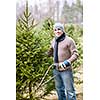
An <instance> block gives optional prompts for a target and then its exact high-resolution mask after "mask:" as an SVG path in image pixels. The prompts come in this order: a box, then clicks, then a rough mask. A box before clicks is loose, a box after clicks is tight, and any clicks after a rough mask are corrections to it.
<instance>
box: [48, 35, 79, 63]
mask: <svg viewBox="0 0 100 100" xmlns="http://www.w3.org/2000/svg"><path fill="white" fill-rule="evenodd" d="M54 44H55V39H53V40H52V41H51V47H50V50H49V51H48V55H49V56H51V55H53V50H54ZM77 58H78V52H77V49H76V45H75V41H74V40H73V39H72V38H71V37H68V36H66V37H65V39H64V40H63V41H61V42H59V44H58V61H59V63H60V62H63V61H65V60H68V61H69V62H70V63H72V62H74V61H75V60H76V59H77Z"/></svg>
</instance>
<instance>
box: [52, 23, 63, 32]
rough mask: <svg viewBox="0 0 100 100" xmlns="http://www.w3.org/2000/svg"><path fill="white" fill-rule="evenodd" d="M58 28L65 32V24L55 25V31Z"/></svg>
mask: <svg viewBox="0 0 100 100" xmlns="http://www.w3.org/2000/svg"><path fill="white" fill-rule="evenodd" d="M56 28H60V29H61V30H62V31H63V32H64V26H63V24H61V23H59V22H57V23H55V24H54V29H56Z"/></svg>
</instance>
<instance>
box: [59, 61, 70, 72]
mask: <svg viewBox="0 0 100 100" xmlns="http://www.w3.org/2000/svg"><path fill="white" fill-rule="evenodd" d="M70 65H71V64H70V62H69V61H67V60H65V61H64V62H60V63H59V67H58V69H59V70H60V71H63V70H66V69H67V67H68V66H70Z"/></svg>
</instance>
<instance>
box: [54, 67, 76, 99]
mask: <svg viewBox="0 0 100 100" xmlns="http://www.w3.org/2000/svg"><path fill="white" fill-rule="evenodd" d="M53 75H56V77H55V78H54V80H55V88H56V91H57V94H58V100H76V94H75V89H74V80H73V73H72V70H65V71H58V70H56V69H53Z"/></svg>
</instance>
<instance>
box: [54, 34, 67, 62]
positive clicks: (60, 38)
mask: <svg viewBox="0 0 100 100" xmlns="http://www.w3.org/2000/svg"><path fill="white" fill-rule="evenodd" d="M65 36H66V35H65V33H63V34H62V35H61V36H60V37H55V45H54V63H58V62H59V61H58V44H59V42H61V41H63V40H64V39H65Z"/></svg>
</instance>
